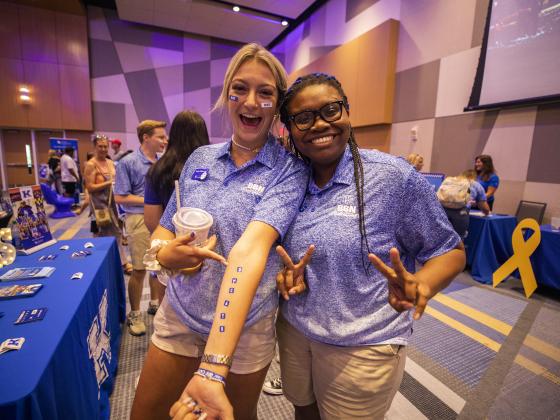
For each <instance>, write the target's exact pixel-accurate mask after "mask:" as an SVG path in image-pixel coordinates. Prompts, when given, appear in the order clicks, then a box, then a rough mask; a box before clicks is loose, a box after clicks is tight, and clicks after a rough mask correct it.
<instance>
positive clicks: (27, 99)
mask: <svg viewBox="0 0 560 420" xmlns="http://www.w3.org/2000/svg"><path fill="white" fill-rule="evenodd" d="M18 90H19V101H20V103H21V104H22V105H29V104H30V103H31V90H30V89H29V88H28V87H27V86H25V85H21V86H20V87H19V89H18Z"/></svg>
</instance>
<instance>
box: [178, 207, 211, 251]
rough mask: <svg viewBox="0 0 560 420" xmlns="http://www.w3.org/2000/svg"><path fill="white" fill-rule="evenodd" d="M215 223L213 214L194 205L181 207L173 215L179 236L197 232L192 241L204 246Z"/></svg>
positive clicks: (194, 243)
mask: <svg viewBox="0 0 560 420" xmlns="http://www.w3.org/2000/svg"><path fill="white" fill-rule="evenodd" d="M213 223H214V219H213V218H212V215H211V214H210V213H208V212H206V211H204V210H202V209H197V208H194V207H181V208H180V209H179V211H178V212H177V213H175V215H174V216H173V225H174V226H175V234H176V235H177V236H184V235H190V234H191V233H192V232H194V233H195V234H196V237H195V238H194V241H192V242H191V243H192V244H193V245H196V246H203V245H204V243H205V242H206V240H207V239H208V232H209V231H210V228H211V227H212V224H213Z"/></svg>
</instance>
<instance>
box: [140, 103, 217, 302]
mask: <svg viewBox="0 0 560 420" xmlns="http://www.w3.org/2000/svg"><path fill="white" fill-rule="evenodd" d="M207 144H210V141H209V140H208V130H207V128H206V123H205V122H204V119H203V118H202V117H201V116H200V114H198V113H196V112H193V111H182V112H179V113H178V114H177V115H176V116H175V118H174V119H173V122H172V123H171V129H170V130H169V141H168V143H167V149H166V150H165V153H164V154H163V156H162V157H161V158H160V159H158V161H157V162H156V163H155V164H154V165H152V167H151V168H150V170H149V171H148V173H147V174H146V187H145V192H144V222H145V223H146V227H147V228H148V230H149V231H150V233H153V231H154V230H155V229H156V227H157V226H158V225H159V219H160V218H161V215H162V214H163V211H164V210H165V207H166V206H167V203H168V202H169V199H170V198H171V195H172V194H173V190H174V189H175V180H178V179H179V177H180V176H181V171H182V170H183V166H185V162H186V161H187V159H188V158H189V156H190V155H191V153H192V152H194V150H195V149H197V148H198V147H200V146H204V145H207ZM157 283H158V288H159V296H160V298H163V296H164V294H165V286H164V285H163V284H161V283H160V282H159V281H158V282H157Z"/></svg>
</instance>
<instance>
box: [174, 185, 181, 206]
mask: <svg viewBox="0 0 560 420" xmlns="http://www.w3.org/2000/svg"><path fill="white" fill-rule="evenodd" d="M175 200H177V211H179V209H180V208H181V192H180V191H179V180H178V179H176V180H175Z"/></svg>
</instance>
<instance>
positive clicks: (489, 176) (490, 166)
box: [474, 155, 500, 210]
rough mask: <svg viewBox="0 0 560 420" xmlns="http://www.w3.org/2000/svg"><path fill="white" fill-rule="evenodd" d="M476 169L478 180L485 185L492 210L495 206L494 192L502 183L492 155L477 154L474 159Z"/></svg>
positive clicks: (487, 199)
mask: <svg viewBox="0 0 560 420" xmlns="http://www.w3.org/2000/svg"><path fill="white" fill-rule="evenodd" d="M474 169H475V171H476V174H477V178H476V180H477V181H478V182H479V183H480V185H482V186H483V187H484V191H485V192H486V201H488V207H490V210H492V209H493V207H494V194H495V193H496V190H497V189H498V186H499V185H500V177H499V176H498V175H496V170H495V169H494V163H493V162H492V156H490V155H480V156H477V157H476V158H475V160H474Z"/></svg>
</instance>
